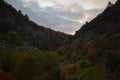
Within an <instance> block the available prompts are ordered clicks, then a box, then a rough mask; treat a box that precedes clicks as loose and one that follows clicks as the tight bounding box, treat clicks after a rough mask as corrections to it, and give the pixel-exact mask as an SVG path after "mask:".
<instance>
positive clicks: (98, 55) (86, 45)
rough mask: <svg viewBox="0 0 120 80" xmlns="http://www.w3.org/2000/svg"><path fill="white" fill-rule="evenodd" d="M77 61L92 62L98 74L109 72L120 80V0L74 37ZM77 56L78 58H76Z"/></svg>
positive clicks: (110, 78) (116, 79)
mask: <svg viewBox="0 0 120 80" xmlns="http://www.w3.org/2000/svg"><path fill="white" fill-rule="evenodd" d="M71 47H72V48H75V49H73V50H74V51H75V50H76V51H75V52H76V53H69V55H75V60H76V61H79V60H86V59H87V60H90V61H92V63H93V64H94V65H96V66H97V70H99V69H100V71H99V72H98V73H101V74H104V73H105V72H106V71H107V74H109V78H108V79H105V80H119V79H120V76H119V75H120V0H118V1H117V2H116V3H115V4H114V5H108V7H107V8H106V9H105V10H104V11H103V12H102V13H101V14H99V15H98V16H97V17H96V18H95V19H93V20H92V21H91V22H89V23H87V24H85V25H83V27H82V28H81V29H80V30H78V31H76V34H75V35H74V36H73V42H72V44H71ZM71 52H72V51H71ZM76 55H77V57H76ZM97 80H98V79H97Z"/></svg>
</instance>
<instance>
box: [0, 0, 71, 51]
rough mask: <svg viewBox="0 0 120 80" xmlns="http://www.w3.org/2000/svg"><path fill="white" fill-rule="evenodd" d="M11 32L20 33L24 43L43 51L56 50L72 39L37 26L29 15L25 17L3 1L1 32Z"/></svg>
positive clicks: (0, 15)
mask: <svg viewBox="0 0 120 80" xmlns="http://www.w3.org/2000/svg"><path fill="white" fill-rule="evenodd" d="M9 31H16V32H18V33H19V34H20V36H22V38H23V40H24V41H26V42H28V43H30V44H32V45H34V46H37V47H38V48H39V49H41V50H45V49H46V50H47V49H56V48H57V47H58V46H60V45H61V44H62V43H64V42H65V41H66V40H67V38H68V37H70V35H67V34H64V33H61V32H56V31H53V30H51V29H49V28H45V27H43V26H39V25H37V24H36V23H34V22H32V21H31V20H29V17H28V16H27V15H23V14H22V13H21V11H17V10H16V9H14V8H13V7H12V6H11V5H9V4H8V3H6V2H4V1H3V0H1V1H0V32H1V34H6V33H7V32H9Z"/></svg>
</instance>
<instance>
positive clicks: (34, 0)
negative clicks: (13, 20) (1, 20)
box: [5, 0, 116, 34]
mask: <svg viewBox="0 0 120 80" xmlns="http://www.w3.org/2000/svg"><path fill="white" fill-rule="evenodd" d="M5 1H7V2H8V3H10V4H11V5H12V6H14V7H15V8H16V9H17V10H22V13H23V14H27V15H28V16H29V18H30V19H31V20H32V21H34V22H36V23H38V24H39V25H42V26H45V27H49V28H51V29H53V30H56V31H61V32H65V33H68V34H74V33H75V31H76V30H78V29H80V28H81V26H82V25H83V24H84V23H85V22H86V21H90V20H92V19H93V18H94V17H96V16H97V15H98V14H99V13H101V12H102V11H103V10H104V9H105V8H106V6H107V3H108V1H111V2H113V3H115V2H116V0H5Z"/></svg>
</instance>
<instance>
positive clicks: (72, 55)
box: [0, 0, 120, 80]
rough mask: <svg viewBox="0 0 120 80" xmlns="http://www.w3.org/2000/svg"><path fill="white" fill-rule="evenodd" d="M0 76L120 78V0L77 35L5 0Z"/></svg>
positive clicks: (11, 79)
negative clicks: (56, 28) (40, 20)
mask: <svg viewBox="0 0 120 80" xmlns="http://www.w3.org/2000/svg"><path fill="white" fill-rule="evenodd" d="M6 45H8V46H6ZM35 46H36V47H37V48H38V49H37V48H36V47H35ZM1 47H2V48H3V47H5V48H3V49H1ZM39 49H40V50H39ZM26 50H27V51H26ZM23 53H25V54H23ZM0 80H120V0H118V1H117V2H116V3H115V4H114V5H112V4H110V5H108V6H107V8H106V9H105V10H104V11H103V12H102V13H101V14H99V15H98V16H97V17H96V18H95V19H93V20H92V21H90V22H89V23H87V24H85V25H83V26H82V28H81V29H80V30H78V31H76V34H75V35H74V36H70V35H66V34H64V33H60V32H56V31H53V30H51V29H48V28H45V27H42V26H39V25H37V24H36V23H34V22H32V21H31V20H29V18H28V16H27V15H23V14H22V13H21V11H16V10H15V9H14V8H13V7H12V6H11V5H9V4H7V3H5V2H4V1H3V0H2V1H0Z"/></svg>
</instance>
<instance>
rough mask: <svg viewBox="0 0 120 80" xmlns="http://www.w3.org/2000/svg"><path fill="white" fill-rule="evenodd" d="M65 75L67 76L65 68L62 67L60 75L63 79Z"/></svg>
mask: <svg viewBox="0 0 120 80" xmlns="http://www.w3.org/2000/svg"><path fill="white" fill-rule="evenodd" d="M67 74H68V71H67V68H65V67H62V68H61V69H60V75H61V77H65V76H67Z"/></svg>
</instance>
